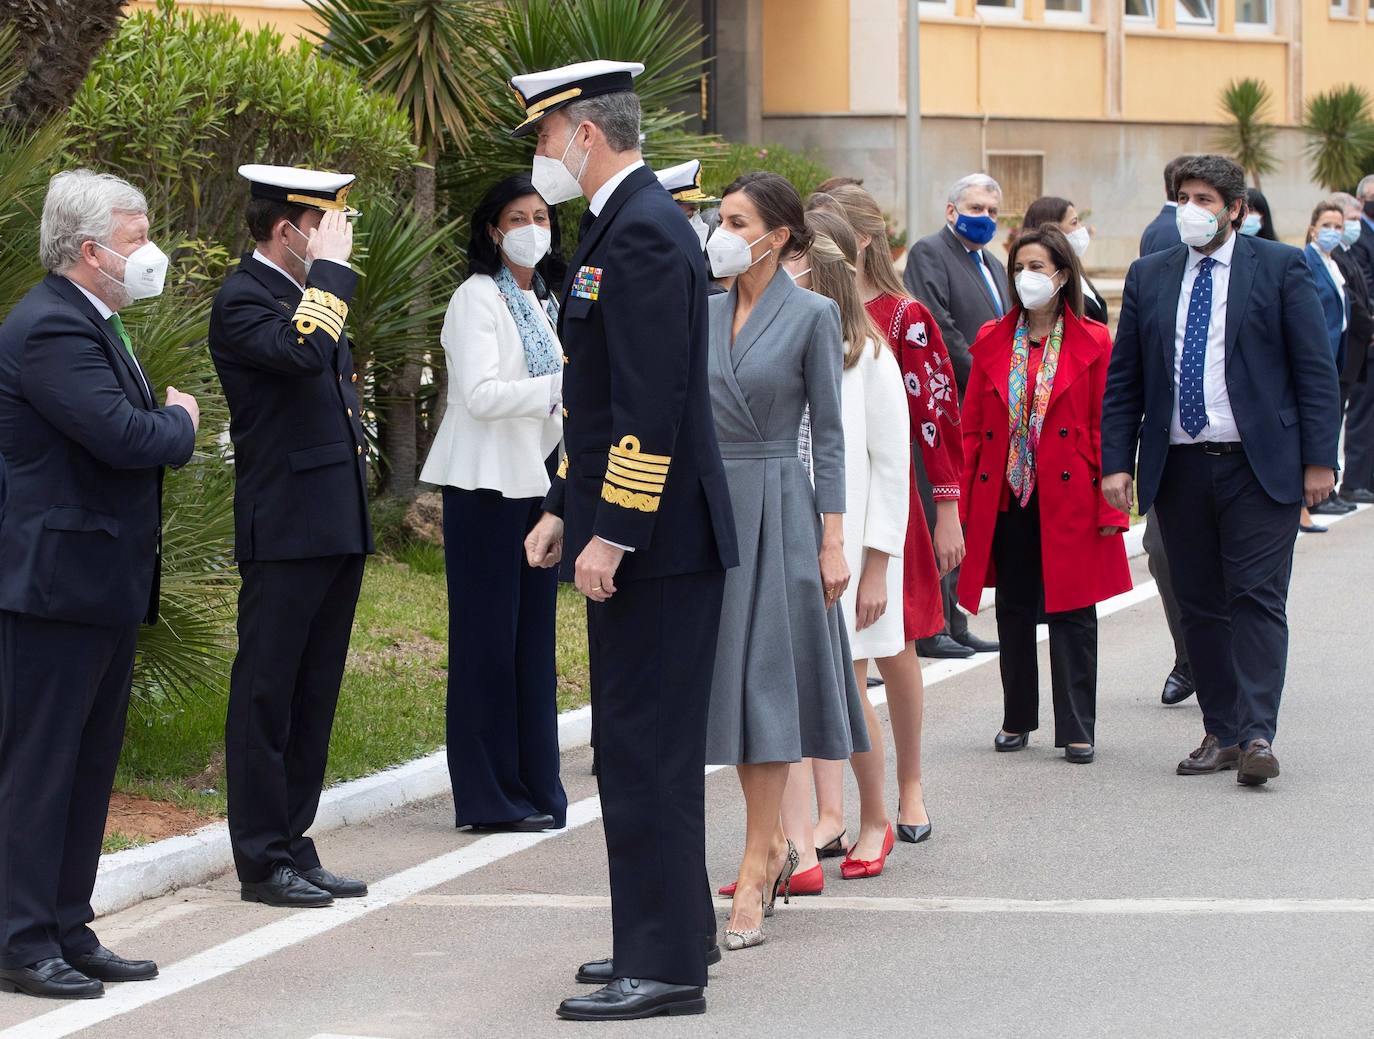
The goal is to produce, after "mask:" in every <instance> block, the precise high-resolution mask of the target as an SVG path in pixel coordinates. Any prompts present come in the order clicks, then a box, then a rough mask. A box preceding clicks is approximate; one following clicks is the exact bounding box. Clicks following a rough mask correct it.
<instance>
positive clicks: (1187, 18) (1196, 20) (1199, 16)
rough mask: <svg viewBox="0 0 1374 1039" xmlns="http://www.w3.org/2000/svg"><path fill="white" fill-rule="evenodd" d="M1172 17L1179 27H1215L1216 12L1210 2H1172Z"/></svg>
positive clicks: (1193, 0) (1183, 0) (1202, 0)
mask: <svg viewBox="0 0 1374 1039" xmlns="http://www.w3.org/2000/svg"><path fill="white" fill-rule="evenodd" d="M1174 17H1175V18H1177V19H1178V24H1179V25H1215V24H1216V23H1217V12H1216V8H1215V7H1214V6H1213V3H1212V0H1174Z"/></svg>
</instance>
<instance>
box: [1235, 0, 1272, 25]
mask: <svg viewBox="0 0 1374 1039" xmlns="http://www.w3.org/2000/svg"><path fill="white" fill-rule="evenodd" d="M1273 26H1274V2H1273V0H1236V30H1237V31H1238V32H1267V31H1269V30H1270V29H1272V28H1273Z"/></svg>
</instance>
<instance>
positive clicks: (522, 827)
mask: <svg viewBox="0 0 1374 1039" xmlns="http://www.w3.org/2000/svg"><path fill="white" fill-rule="evenodd" d="M552 829H553V816H551V815H527V816H525V818H523V819H508V820H507V821H506V822H502V823H473V824H472V826H471V830H472V832H473V833H543V832H544V831H545V830H552Z"/></svg>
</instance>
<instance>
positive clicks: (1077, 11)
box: [1045, 0, 1092, 22]
mask: <svg viewBox="0 0 1374 1039" xmlns="http://www.w3.org/2000/svg"><path fill="white" fill-rule="evenodd" d="M1091 16H1092V8H1091V7H1090V6H1089V0H1045V18H1046V20H1047V21H1052V22H1086V21H1088V20H1090V18H1091Z"/></svg>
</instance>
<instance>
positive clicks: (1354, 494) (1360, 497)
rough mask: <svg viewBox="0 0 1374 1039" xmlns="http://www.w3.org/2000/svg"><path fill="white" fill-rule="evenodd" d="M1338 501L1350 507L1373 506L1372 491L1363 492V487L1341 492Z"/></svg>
mask: <svg viewBox="0 0 1374 1039" xmlns="http://www.w3.org/2000/svg"><path fill="white" fill-rule="evenodd" d="M1340 499H1341V501H1344V502H1349V503H1350V504H1351V505H1374V491H1369V490H1365V489H1364V488H1363V487H1360V488H1358V489H1356V490H1352V491H1341V492H1340Z"/></svg>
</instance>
